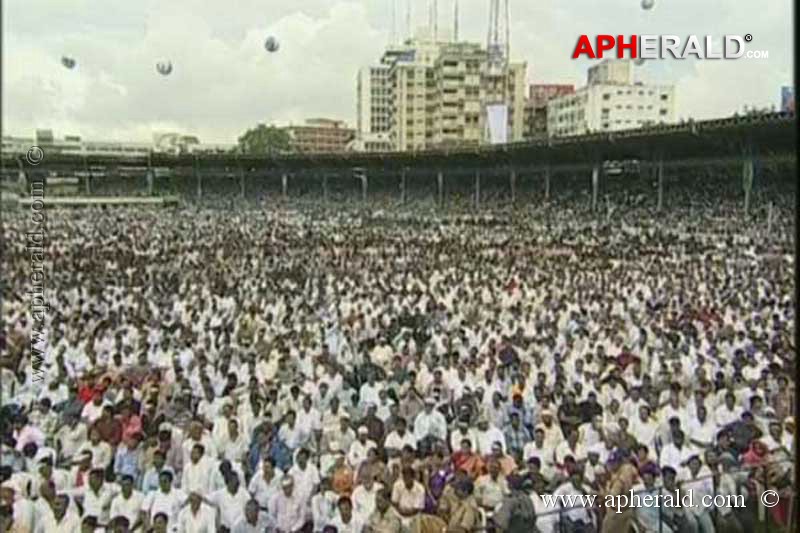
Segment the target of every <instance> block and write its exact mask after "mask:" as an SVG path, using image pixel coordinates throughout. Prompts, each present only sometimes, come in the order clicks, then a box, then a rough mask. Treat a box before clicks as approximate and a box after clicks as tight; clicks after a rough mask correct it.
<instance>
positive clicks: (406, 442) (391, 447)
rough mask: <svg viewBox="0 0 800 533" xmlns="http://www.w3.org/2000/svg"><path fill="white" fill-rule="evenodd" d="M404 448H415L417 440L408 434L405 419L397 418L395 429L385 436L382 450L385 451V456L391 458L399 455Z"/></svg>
mask: <svg viewBox="0 0 800 533" xmlns="http://www.w3.org/2000/svg"><path fill="white" fill-rule="evenodd" d="M406 446H411V447H412V448H416V447H417V439H415V438H414V435H412V434H411V433H409V432H408V430H407V424H406V421H405V419H404V418H398V419H397V422H396V429H395V430H394V431H392V432H391V433H389V434H388V435H387V436H386V441H385V442H384V444H383V448H384V450H385V451H386V454H387V455H388V456H389V457H390V458H392V457H396V456H398V455H400V452H401V451H402V450H403V448H405V447H406Z"/></svg>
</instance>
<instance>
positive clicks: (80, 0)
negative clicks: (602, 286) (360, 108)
mask: <svg viewBox="0 0 800 533" xmlns="http://www.w3.org/2000/svg"><path fill="white" fill-rule="evenodd" d="M408 1H411V2H412V3H413V18H414V22H413V23H412V26H415V27H416V26H419V25H422V24H423V23H424V22H425V20H426V11H425V5H426V1H427V0H408ZM510 1H511V3H512V6H511V9H512V23H511V35H512V56H513V58H514V59H515V60H524V61H526V62H527V63H528V78H529V80H530V81H532V82H534V81H535V82H545V83H559V82H571V83H575V84H577V85H580V84H582V83H583V82H584V80H585V73H586V69H587V68H588V66H589V65H590V63H589V62H588V61H586V60H572V59H570V57H571V53H572V50H573V48H574V46H575V43H576V40H577V37H578V35H580V34H583V33H586V34H589V35H596V34H598V33H621V34H625V35H630V34H633V33H636V34H646V33H650V34H677V35H681V36H686V35H690V34H698V35H706V34H711V35H723V34H726V33H727V34H744V33H751V34H753V36H754V40H753V42H752V43H750V45H749V46H750V47H752V48H754V49H760V50H768V51H769V59H767V60H747V59H741V60H737V61H704V62H699V61H696V60H685V61H668V62H662V63H661V64H655V63H651V64H648V65H646V66H645V67H642V68H641V69H638V72H637V74H638V75H639V76H641V77H642V78H643V79H654V80H660V81H667V82H670V83H675V84H676V85H677V95H678V116H680V117H688V116H694V117H696V118H708V117H713V116H722V115H730V114H731V113H733V112H734V111H736V110H741V108H742V107H743V106H744V105H769V104H773V103H777V102H778V98H779V93H780V87H781V85H787V84H789V82H790V80H792V79H793V76H792V63H793V47H792V44H793V43H792V27H791V24H792V22H791V21H792V17H791V10H792V3H791V0H772V1H770V2H767V3H765V4H763V3H762V4H757V3H756V4H752V5H751V3H733V2H730V1H724V0H708V1H705V2H696V1H691V0H669V1H667V0H657V3H656V7H655V8H654V9H653V10H652V11H646V12H645V11H643V10H641V8H640V7H639V2H638V0H628V1H619V0H614V1H609V2H597V1H596V0H571V1H570V2H569V3H564V2H559V1H557V0H541V1H537V2H520V1H514V0H510ZM398 2H399V9H398V17H397V27H398V29H399V31H400V32H401V33H404V32H405V31H406V30H405V0H398ZM439 6H440V7H439V11H440V27H441V28H443V29H444V28H447V29H449V28H450V26H451V24H452V20H453V18H452V6H453V0H439ZM4 15H5V16H4V17H3V33H4V50H3V54H4V55H3V65H2V68H3V106H2V112H3V117H4V119H5V120H4V130H3V133H4V134H16V135H30V134H31V133H32V131H33V130H34V129H35V128H41V127H51V128H53V129H54V130H55V132H56V134H57V135H64V134H70V133H76V134H80V135H83V136H84V137H85V138H98V139H107V138H116V139H121V140H150V139H151V137H152V132H153V131H159V130H164V129H174V130H178V131H183V132H186V133H192V134H195V135H198V136H199V137H200V138H201V140H203V141H207V142H234V141H235V139H236V138H237V137H238V135H240V134H241V133H242V132H243V131H244V130H245V129H247V128H248V127H250V126H252V125H255V124H257V123H258V122H267V123H269V122H277V123H288V122H295V123H297V122H300V121H302V120H304V119H305V118H310V117H314V116H325V117H331V118H340V119H345V120H347V121H349V122H350V123H354V122H355V109H356V102H355V98H356V75H357V71H358V69H359V68H360V67H361V66H365V65H368V64H370V63H372V62H374V61H376V60H377V59H378V58H379V57H380V55H381V53H382V51H383V49H384V47H385V45H386V43H387V42H388V40H389V38H390V34H391V20H392V13H391V2H390V0H380V1H378V0H292V1H291V2H277V1H275V0H237V2H235V3H232V2H222V1H216V0H209V1H207V2H190V1H189V0H173V1H171V2H159V1H156V0H140V1H138V2H130V1H127V0H107V1H105V2H103V3H102V6H101V7H99V4H98V3H97V2H96V0H74V1H72V2H62V1H61V0H29V1H27V2H24V3H23V2H14V3H9V4H7V5H5V13H4ZM487 15H488V2H484V1H478V0H461V31H460V33H461V36H462V38H466V39H469V40H472V41H478V42H482V43H483V42H485V40H486V33H487V31H486V30H487V24H486V19H487ZM269 35H273V36H275V37H276V38H277V39H278V40H279V41H280V43H281V49H280V51H279V52H277V53H274V54H269V53H267V52H266V51H265V50H264V47H263V43H264V39H265V38H266V37H267V36H269ZM62 55H69V56H71V57H74V58H75V59H76V60H77V62H78V64H77V66H76V68H75V69H74V70H71V71H70V70H67V69H65V68H64V67H63V66H62V65H61V64H60V58H61V56H62ZM165 59H168V60H170V61H172V63H173V65H174V71H173V73H172V75H171V76H168V77H163V76H160V75H158V73H157V72H156V70H155V64H156V62H157V61H159V60H165ZM733 87H735V88H736V90H731V88H733Z"/></svg>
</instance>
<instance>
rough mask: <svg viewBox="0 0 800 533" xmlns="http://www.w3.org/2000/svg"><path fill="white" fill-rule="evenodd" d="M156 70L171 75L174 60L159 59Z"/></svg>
mask: <svg viewBox="0 0 800 533" xmlns="http://www.w3.org/2000/svg"><path fill="white" fill-rule="evenodd" d="M156 70H157V71H158V73H159V74H161V75H162V76H169V75H170V74H172V62H171V61H159V62H158V63H156Z"/></svg>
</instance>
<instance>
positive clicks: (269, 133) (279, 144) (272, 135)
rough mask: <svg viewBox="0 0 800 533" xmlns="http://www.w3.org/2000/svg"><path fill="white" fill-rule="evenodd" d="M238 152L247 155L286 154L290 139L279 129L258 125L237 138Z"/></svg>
mask: <svg viewBox="0 0 800 533" xmlns="http://www.w3.org/2000/svg"><path fill="white" fill-rule="evenodd" d="M239 151H240V152H241V153H243V154H248V155H264V154H270V155H273V154H276V153H286V152H289V151H291V138H290V137H289V134H288V133H287V132H286V131H284V130H282V129H280V128H276V127H275V126H265V125H264V124H259V125H258V126H256V127H255V128H251V129H249V130H247V131H246V132H245V133H244V135H242V136H241V137H239Z"/></svg>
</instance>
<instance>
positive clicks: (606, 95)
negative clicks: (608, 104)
mask: <svg viewBox="0 0 800 533" xmlns="http://www.w3.org/2000/svg"><path fill="white" fill-rule="evenodd" d="M610 98H611V95H610V94H608V93H605V94H604V95H603V100H608V99H610Z"/></svg>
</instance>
